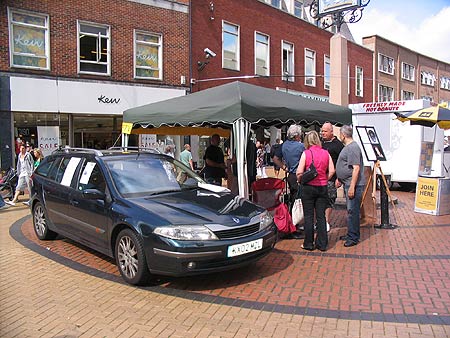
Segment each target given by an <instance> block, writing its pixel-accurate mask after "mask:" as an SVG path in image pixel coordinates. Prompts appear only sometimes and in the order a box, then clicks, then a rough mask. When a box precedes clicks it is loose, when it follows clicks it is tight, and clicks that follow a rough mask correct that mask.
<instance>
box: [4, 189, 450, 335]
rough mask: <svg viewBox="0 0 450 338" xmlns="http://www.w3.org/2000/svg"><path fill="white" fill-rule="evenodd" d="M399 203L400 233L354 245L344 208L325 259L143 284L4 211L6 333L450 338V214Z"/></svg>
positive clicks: (290, 258) (279, 259)
mask: <svg viewBox="0 0 450 338" xmlns="http://www.w3.org/2000/svg"><path fill="white" fill-rule="evenodd" d="M394 195H395V196H397V198H398V205H397V208H396V211H397V212H396V216H397V218H398V219H395V217H394V214H393V213H392V211H391V221H392V223H395V224H398V225H400V226H399V228H397V229H394V230H379V229H377V230H375V232H374V231H373V229H372V228H371V227H370V226H369V225H366V226H364V227H363V228H362V238H361V239H362V240H361V243H360V244H359V245H357V246H355V247H351V248H344V247H343V243H342V242H340V241H339V240H338V238H339V236H340V235H343V234H345V210H335V212H334V214H333V220H332V222H331V223H332V224H333V225H334V227H333V229H332V231H331V232H330V247H329V250H328V251H327V252H325V253H322V252H319V251H316V252H313V253H309V252H305V251H303V250H301V249H300V244H301V243H302V241H301V240H282V241H280V242H279V243H277V245H276V250H274V251H273V252H272V253H271V254H270V255H268V256H267V257H265V258H264V259H263V260H261V261H259V262H258V263H257V264H255V265H253V266H250V267H248V268H245V269H239V270H234V271H230V272H227V273H221V274H215V275H208V276H197V277H189V278H179V279H174V278H162V279H161V280H159V282H158V283H157V284H156V285H152V286H148V287H145V288H136V287H132V286H129V285H126V284H124V283H122V281H121V278H120V276H119V274H118V272H117V268H116V267H115V265H114V262H113V261H112V260H111V259H109V258H107V257H105V256H103V255H100V254H97V253H95V252H94V251H91V250H89V249H87V248H85V247H83V246H80V245H78V244H76V243H74V242H72V241H70V240H67V239H64V238H58V239H57V240H55V241H46V242H40V241H38V240H37V239H36V237H35V235H34V232H33V229H32V224H31V219H30V217H29V216H28V217H27V215H29V211H27V210H26V209H25V207H16V208H9V209H7V210H6V211H2V212H1V214H0V222H1V223H0V269H1V271H2V274H1V275H0V319H1V320H0V336H2V337H3V336H4V337H27V336H29V337H39V336H42V337H57V336H59V337H63V336H66V337H257V336H258V337H448V336H450V326H449V325H448V324H450V321H449V318H450V312H449V307H450V293H449V291H448V290H449V286H450V285H449V284H450V276H449V271H450V269H449V259H450V241H449V237H450V236H449V230H450V215H446V216H430V215H425V214H420V213H415V212H413V202H414V194H412V193H406V192H400V191H395V192H394ZM378 219H379V215H378ZM8 231H10V233H11V235H12V236H13V237H14V238H15V239H16V240H19V241H20V243H22V244H23V245H21V244H19V243H18V242H16V241H15V240H14V239H13V238H12V237H11V236H9V235H8ZM30 249H31V250H30ZM77 270H78V271H77Z"/></svg>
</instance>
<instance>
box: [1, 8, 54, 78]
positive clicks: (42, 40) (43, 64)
mask: <svg viewBox="0 0 450 338" xmlns="http://www.w3.org/2000/svg"><path fill="white" fill-rule="evenodd" d="M8 20H9V47H10V48H9V50H10V65H11V67H20V68H31V69H44V70H49V69H50V41H49V17H48V15H44V14H37V13H30V12H25V11H19V10H15V9H10V8H8Z"/></svg>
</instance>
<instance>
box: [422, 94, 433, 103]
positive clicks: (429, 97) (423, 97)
mask: <svg viewBox="0 0 450 338" xmlns="http://www.w3.org/2000/svg"><path fill="white" fill-rule="evenodd" d="M421 99H422V100H427V101H430V102H433V97H431V96H427V95H422V97H421Z"/></svg>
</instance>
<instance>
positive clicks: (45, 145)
mask: <svg viewBox="0 0 450 338" xmlns="http://www.w3.org/2000/svg"><path fill="white" fill-rule="evenodd" d="M37 134H38V144H37V147H39V148H40V149H41V151H42V154H43V155H44V156H48V155H50V154H51V153H52V152H53V151H54V150H56V149H58V147H59V127H58V126H52V127H48V126H38V127H37Z"/></svg>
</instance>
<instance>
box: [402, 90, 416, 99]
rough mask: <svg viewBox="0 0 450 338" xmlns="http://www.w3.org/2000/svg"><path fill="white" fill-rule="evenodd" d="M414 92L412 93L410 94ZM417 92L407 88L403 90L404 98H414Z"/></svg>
mask: <svg viewBox="0 0 450 338" xmlns="http://www.w3.org/2000/svg"><path fill="white" fill-rule="evenodd" d="M410 94H412V95H410ZM414 97H415V94H414V92H410V91H407V90H402V100H404V101H406V100H414Z"/></svg>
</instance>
